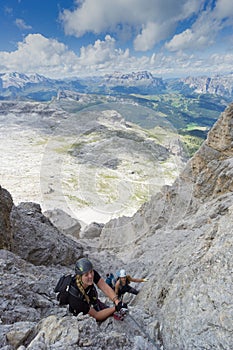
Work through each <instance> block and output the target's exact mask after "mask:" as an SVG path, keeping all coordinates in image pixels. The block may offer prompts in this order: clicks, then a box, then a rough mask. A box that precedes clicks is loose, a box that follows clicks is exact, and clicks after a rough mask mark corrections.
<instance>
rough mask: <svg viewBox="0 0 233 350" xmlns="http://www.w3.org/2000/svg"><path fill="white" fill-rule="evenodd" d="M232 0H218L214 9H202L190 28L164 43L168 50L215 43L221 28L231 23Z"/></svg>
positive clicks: (200, 47) (232, 13)
mask: <svg viewBox="0 0 233 350" xmlns="http://www.w3.org/2000/svg"><path fill="white" fill-rule="evenodd" d="M232 16H233V2H232V0H218V1H217V2H216V6H215V8H214V9H211V8H210V7H208V8H207V9H206V10H205V11H203V12H202V13H201V14H200V15H199V17H197V19H196V21H195V22H194V24H193V25H192V27H191V28H188V29H186V30H184V31H183V32H181V33H180V34H176V35H174V37H173V38H172V39H171V40H170V41H169V42H167V43H166V44H165V47H166V48H167V49H168V50H170V51H178V50H195V49H196V50H201V49H205V48H207V47H209V46H211V45H213V44H214V43H215V40H216V37H217V35H218V34H219V33H220V32H221V30H222V29H224V28H226V27H229V26H232V24H233V19H232Z"/></svg>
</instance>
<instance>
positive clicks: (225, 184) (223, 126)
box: [184, 105, 233, 199]
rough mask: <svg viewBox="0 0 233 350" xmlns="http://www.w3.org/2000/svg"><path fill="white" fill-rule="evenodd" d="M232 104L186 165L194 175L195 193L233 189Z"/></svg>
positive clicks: (202, 194) (205, 194)
mask: <svg viewBox="0 0 233 350" xmlns="http://www.w3.org/2000/svg"><path fill="white" fill-rule="evenodd" d="M232 115H233V105H230V106H229V107H228V108H227V109H226V111H225V112H224V113H223V114H222V115H221V117H220V118H219V120H218V121H217V122H216V123H215V125H214V126H213V128H212V129H211V131H210V132H209V134H208V137H207V140H206V142H205V143H204V144H203V146H202V147H201V148H200V150H199V151H198V152H197V153H196V155H195V156H194V157H193V158H192V160H191V161H190V163H189V166H188V167H187V168H186V171H185V174H184V175H186V173H187V175H188V176H191V177H192V178H193V182H194V196H195V197H201V198H202V199H204V198H209V197H211V196H219V195H221V194H224V193H228V192H231V191H232V190H233V181H232V175H233V170H232V169H233V156H232V155H233V118H232Z"/></svg>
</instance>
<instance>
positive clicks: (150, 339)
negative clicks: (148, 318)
mask: <svg viewBox="0 0 233 350" xmlns="http://www.w3.org/2000/svg"><path fill="white" fill-rule="evenodd" d="M127 316H129V317H130V318H131V320H132V321H133V322H134V323H135V324H136V325H137V326H138V328H140V330H141V331H142V333H144V335H145V336H146V337H147V339H148V340H149V341H150V342H151V343H152V344H153V345H154V347H155V348H156V349H157V350H160V347H159V345H157V344H156V343H155V342H154V340H153V339H152V338H151V337H150V336H149V334H148V333H147V332H146V331H145V330H144V329H143V328H142V326H141V325H140V324H139V323H138V322H137V321H136V320H135V318H134V317H133V316H132V315H130V313H128V314H127Z"/></svg>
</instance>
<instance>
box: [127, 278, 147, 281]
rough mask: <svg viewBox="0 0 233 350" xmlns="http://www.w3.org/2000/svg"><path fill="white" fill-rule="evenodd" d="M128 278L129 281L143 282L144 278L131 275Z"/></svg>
mask: <svg viewBox="0 0 233 350" xmlns="http://www.w3.org/2000/svg"><path fill="white" fill-rule="evenodd" d="M129 280H130V282H145V281H144V278H133V277H130V278H129Z"/></svg>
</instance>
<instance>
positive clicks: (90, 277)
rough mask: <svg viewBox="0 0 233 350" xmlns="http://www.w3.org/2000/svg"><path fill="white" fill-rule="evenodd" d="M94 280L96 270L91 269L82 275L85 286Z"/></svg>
mask: <svg viewBox="0 0 233 350" xmlns="http://www.w3.org/2000/svg"><path fill="white" fill-rule="evenodd" d="M93 280H94V271H93V270H90V271H88V272H86V273H84V274H83V275H82V282H83V287H84V288H87V287H88V286H91V285H92V284H93Z"/></svg>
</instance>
